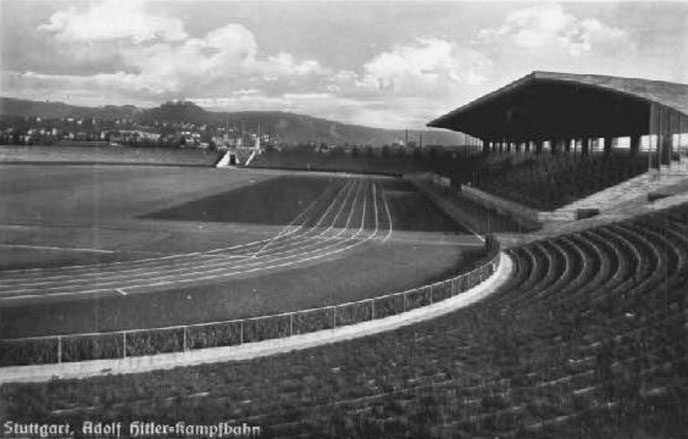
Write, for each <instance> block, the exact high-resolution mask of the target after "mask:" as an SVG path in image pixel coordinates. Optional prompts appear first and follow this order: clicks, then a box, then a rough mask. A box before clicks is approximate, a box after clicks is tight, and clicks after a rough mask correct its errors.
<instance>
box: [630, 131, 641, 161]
mask: <svg viewBox="0 0 688 439" xmlns="http://www.w3.org/2000/svg"><path fill="white" fill-rule="evenodd" d="M640 137H641V136H640V134H632V135H631V155H632V156H636V155H638V153H639V152H640Z"/></svg>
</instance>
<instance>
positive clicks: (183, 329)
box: [0, 236, 500, 366]
mask: <svg viewBox="0 0 688 439" xmlns="http://www.w3.org/2000/svg"><path fill="white" fill-rule="evenodd" d="M485 246H486V255H485V256H484V257H483V258H481V259H480V260H478V261H477V262H476V263H475V268H473V269H471V270H470V271H468V272H466V273H463V274H461V275H458V276H455V277H452V278H450V279H447V280H443V281H439V282H435V283H433V284H430V285H425V286H422V287H419V288H414V289H411V290H407V291H402V292H399V293H393V294H388V295H385V296H379V297H374V298H370V299H364V300H359V301H356V302H348V303H343V304H339V305H332V306H326V307H320V308H313V309H308V310H302V311H294V312H287V313H282V314H273V315H269V316H262V317H252V318H246V319H239V320H227V321H222V322H212V323H198V324H191V325H178V326H170V327H166V328H155V329H135V330H124V331H117V332H108V333H93V334H75V335H54V336H42V337H27V338H17V339H5V340H0V366H22V365H36V364H47V363H63V362H75V361H87V360H102V359H118V358H126V357H133V356H142V355H155V354H162V353H171V352H184V351H188V350H192V349H203V348H211V347H220V346H236V345H241V344H244V343H251V342H257V341H262V340H270V339H277V338H283V337H289V336H292V335H299V334H307V333H310V332H316V331H321V330H324V329H334V328H338V327H342V326H347V325H353V324H355V323H362V322H366V321H370V320H375V319H381V318H384V317H389V316H393V315H396V314H401V313H403V312H406V311H410V310H412V309H416V308H420V307H422V306H426V305H430V304H432V303H435V302H439V301H441V300H444V299H447V298H449V297H452V296H455V295H457V294H461V293H463V292H465V291H467V290H469V289H471V288H473V287H474V286H476V285H478V284H480V283H481V282H483V281H484V280H486V279H487V278H488V277H490V276H491V275H492V274H493V273H494V272H495V271H496V270H497V268H498V266H499V260H500V252H499V250H500V248H499V243H498V242H497V241H496V239H494V238H493V237H492V236H488V237H487V239H486V242H485Z"/></svg>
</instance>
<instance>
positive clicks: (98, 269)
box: [0, 186, 344, 289]
mask: <svg viewBox="0 0 688 439" xmlns="http://www.w3.org/2000/svg"><path fill="white" fill-rule="evenodd" d="M343 188H344V186H342V189H343ZM336 200H339V198H338V195H337V196H335V199H334V200H333V201H331V203H336ZM324 216H325V214H323V216H322V217H321V219H320V221H319V223H320V222H322V219H324ZM299 228H303V224H302V225H300V226H299V227H298V228H297V229H295V230H294V231H297V230H298V229H299ZM311 231H312V228H311V229H308V230H306V232H305V233H301V234H296V235H295V236H292V238H290V239H294V240H295V238H297V237H299V236H303V235H307V234H309V233H310V232H311ZM291 233H293V232H291ZM286 235H288V234H286ZM286 235H285V236H286ZM266 241H268V240H260V241H253V242H252V243H245V244H238V245H235V246H232V247H227V248H226V249H214V250H210V251H207V252H193V253H187V254H185V255H170V256H163V257H159V258H147V259H138V260H136V261H123V262H113V263H109V264H102V265H86V266H72V267H64V268H61V269H59V271H58V272H59V273H69V274H58V275H51V276H41V278H40V281H41V283H40V284H41V285H43V284H45V283H47V282H48V281H56V280H59V279H74V278H75V276H76V275H77V274H79V275H80V277H81V278H85V277H97V278H102V277H103V272H104V271H105V270H107V269H109V270H112V269H113V268H116V267H117V266H119V265H120V264H125V263H126V264H128V265H132V266H135V267H136V268H124V269H123V270H120V271H117V272H115V273H114V274H118V275H123V274H124V273H128V274H134V273H136V272H144V273H146V272H149V271H150V269H151V268H154V269H166V268H167V267H169V266H170V265H169V264H164V265H163V262H175V261H173V260H172V259H177V260H178V259H180V258H182V257H183V258H184V259H182V260H181V262H180V263H177V264H176V265H175V267H183V266H186V265H192V266H193V265H196V264H197V263H198V258H206V259H209V260H208V261H207V262H213V261H215V260H222V259H223V258H226V257H234V255H226V254H218V253H220V252H221V251H227V250H231V249H239V248H245V247H248V246H249V245H256V244H263V243H264V242H266ZM285 241H286V240H285ZM285 241H283V242H285ZM286 242H288V241H286ZM191 256H195V258H190V257H191ZM241 256H245V257H250V255H241ZM146 261H148V262H152V264H150V265H148V266H146V264H145V262H146ZM142 262H143V263H142ZM76 268H78V269H79V271H81V270H84V271H85V272H83V273H74V271H77V270H71V269H76ZM39 270H40V269H29V270H26V271H22V273H19V275H20V277H17V275H15V276H13V277H10V278H8V277H5V278H4V279H2V281H1V282H0V289H2V286H3V285H5V286H8V285H9V284H11V283H17V282H22V283H23V285H31V282H28V283H26V279H25V278H24V277H22V276H21V275H27V277H28V279H29V281H31V280H35V279H36V276H35V272H36V271H39ZM86 270H88V271H86ZM29 271H30V273H28V272H29ZM7 273H10V271H5V272H4V273H3V274H7ZM12 274H14V271H12ZM34 284H35V283H34Z"/></svg>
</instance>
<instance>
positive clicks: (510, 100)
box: [428, 71, 688, 140]
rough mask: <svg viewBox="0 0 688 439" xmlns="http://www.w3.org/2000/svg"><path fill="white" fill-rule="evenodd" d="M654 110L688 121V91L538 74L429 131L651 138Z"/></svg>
mask: <svg viewBox="0 0 688 439" xmlns="http://www.w3.org/2000/svg"><path fill="white" fill-rule="evenodd" d="M651 104H659V105H662V106H664V107H666V108H669V109H671V110H674V111H675V112H677V113H679V114H681V115H682V116H683V117H688V85H685V84H677V83H671V82H664V81H651V80H647V79H636V78H619V77H613V76H601V75H581V74H569V73H555V72H540V71H535V72H532V73H530V74H529V75H526V76H524V77H523V78H520V79H518V80H516V81H514V82H512V83H510V84H508V85H506V86H504V87H502V88H500V89H498V90H495V91H494V92H492V93H488V94H486V95H484V96H482V97H480V98H478V99H476V100H475V101H473V102H470V103H468V104H466V105H464V106H462V107H459V108H457V109H456V110H453V111H451V112H449V113H447V114H445V115H443V116H441V117H439V118H437V119H435V120H433V121H431V122H430V123H428V126H431V127H438V128H447V129H451V130H455V131H462V132H464V133H468V134H471V135H473V136H477V137H480V138H483V139H501V138H506V139H514V140H516V139H536V138H551V137H563V136H575V135H583V134H584V135H589V136H595V135H598V136H600V137H603V136H627V135H630V134H644V133H647V132H648V128H649V127H648V124H649V113H650V106H651Z"/></svg>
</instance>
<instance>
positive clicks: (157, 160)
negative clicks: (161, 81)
mask: <svg viewBox="0 0 688 439" xmlns="http://www.w3.org/2000/svg"><path fill="white" fill-rule="evenodd" d="M220 156H221V153H219V152H215V151H202V150H197V149H179V148H156V147H133V146H82V145H80V144H79V143H78V142H75V143H73V144H64V143H60V144H58V145H51V146H41V145H36V146H17V145H0V163H27V162H31V163H56V162H57V163H65V164H67V163H83V164H92V163H109V164H115V163H120V164H127V165H149V166H150V165H154V166H160V165H163V166H213V165H214V164H215V163H217V161H218V160H219V159H220Z"/></svg>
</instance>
